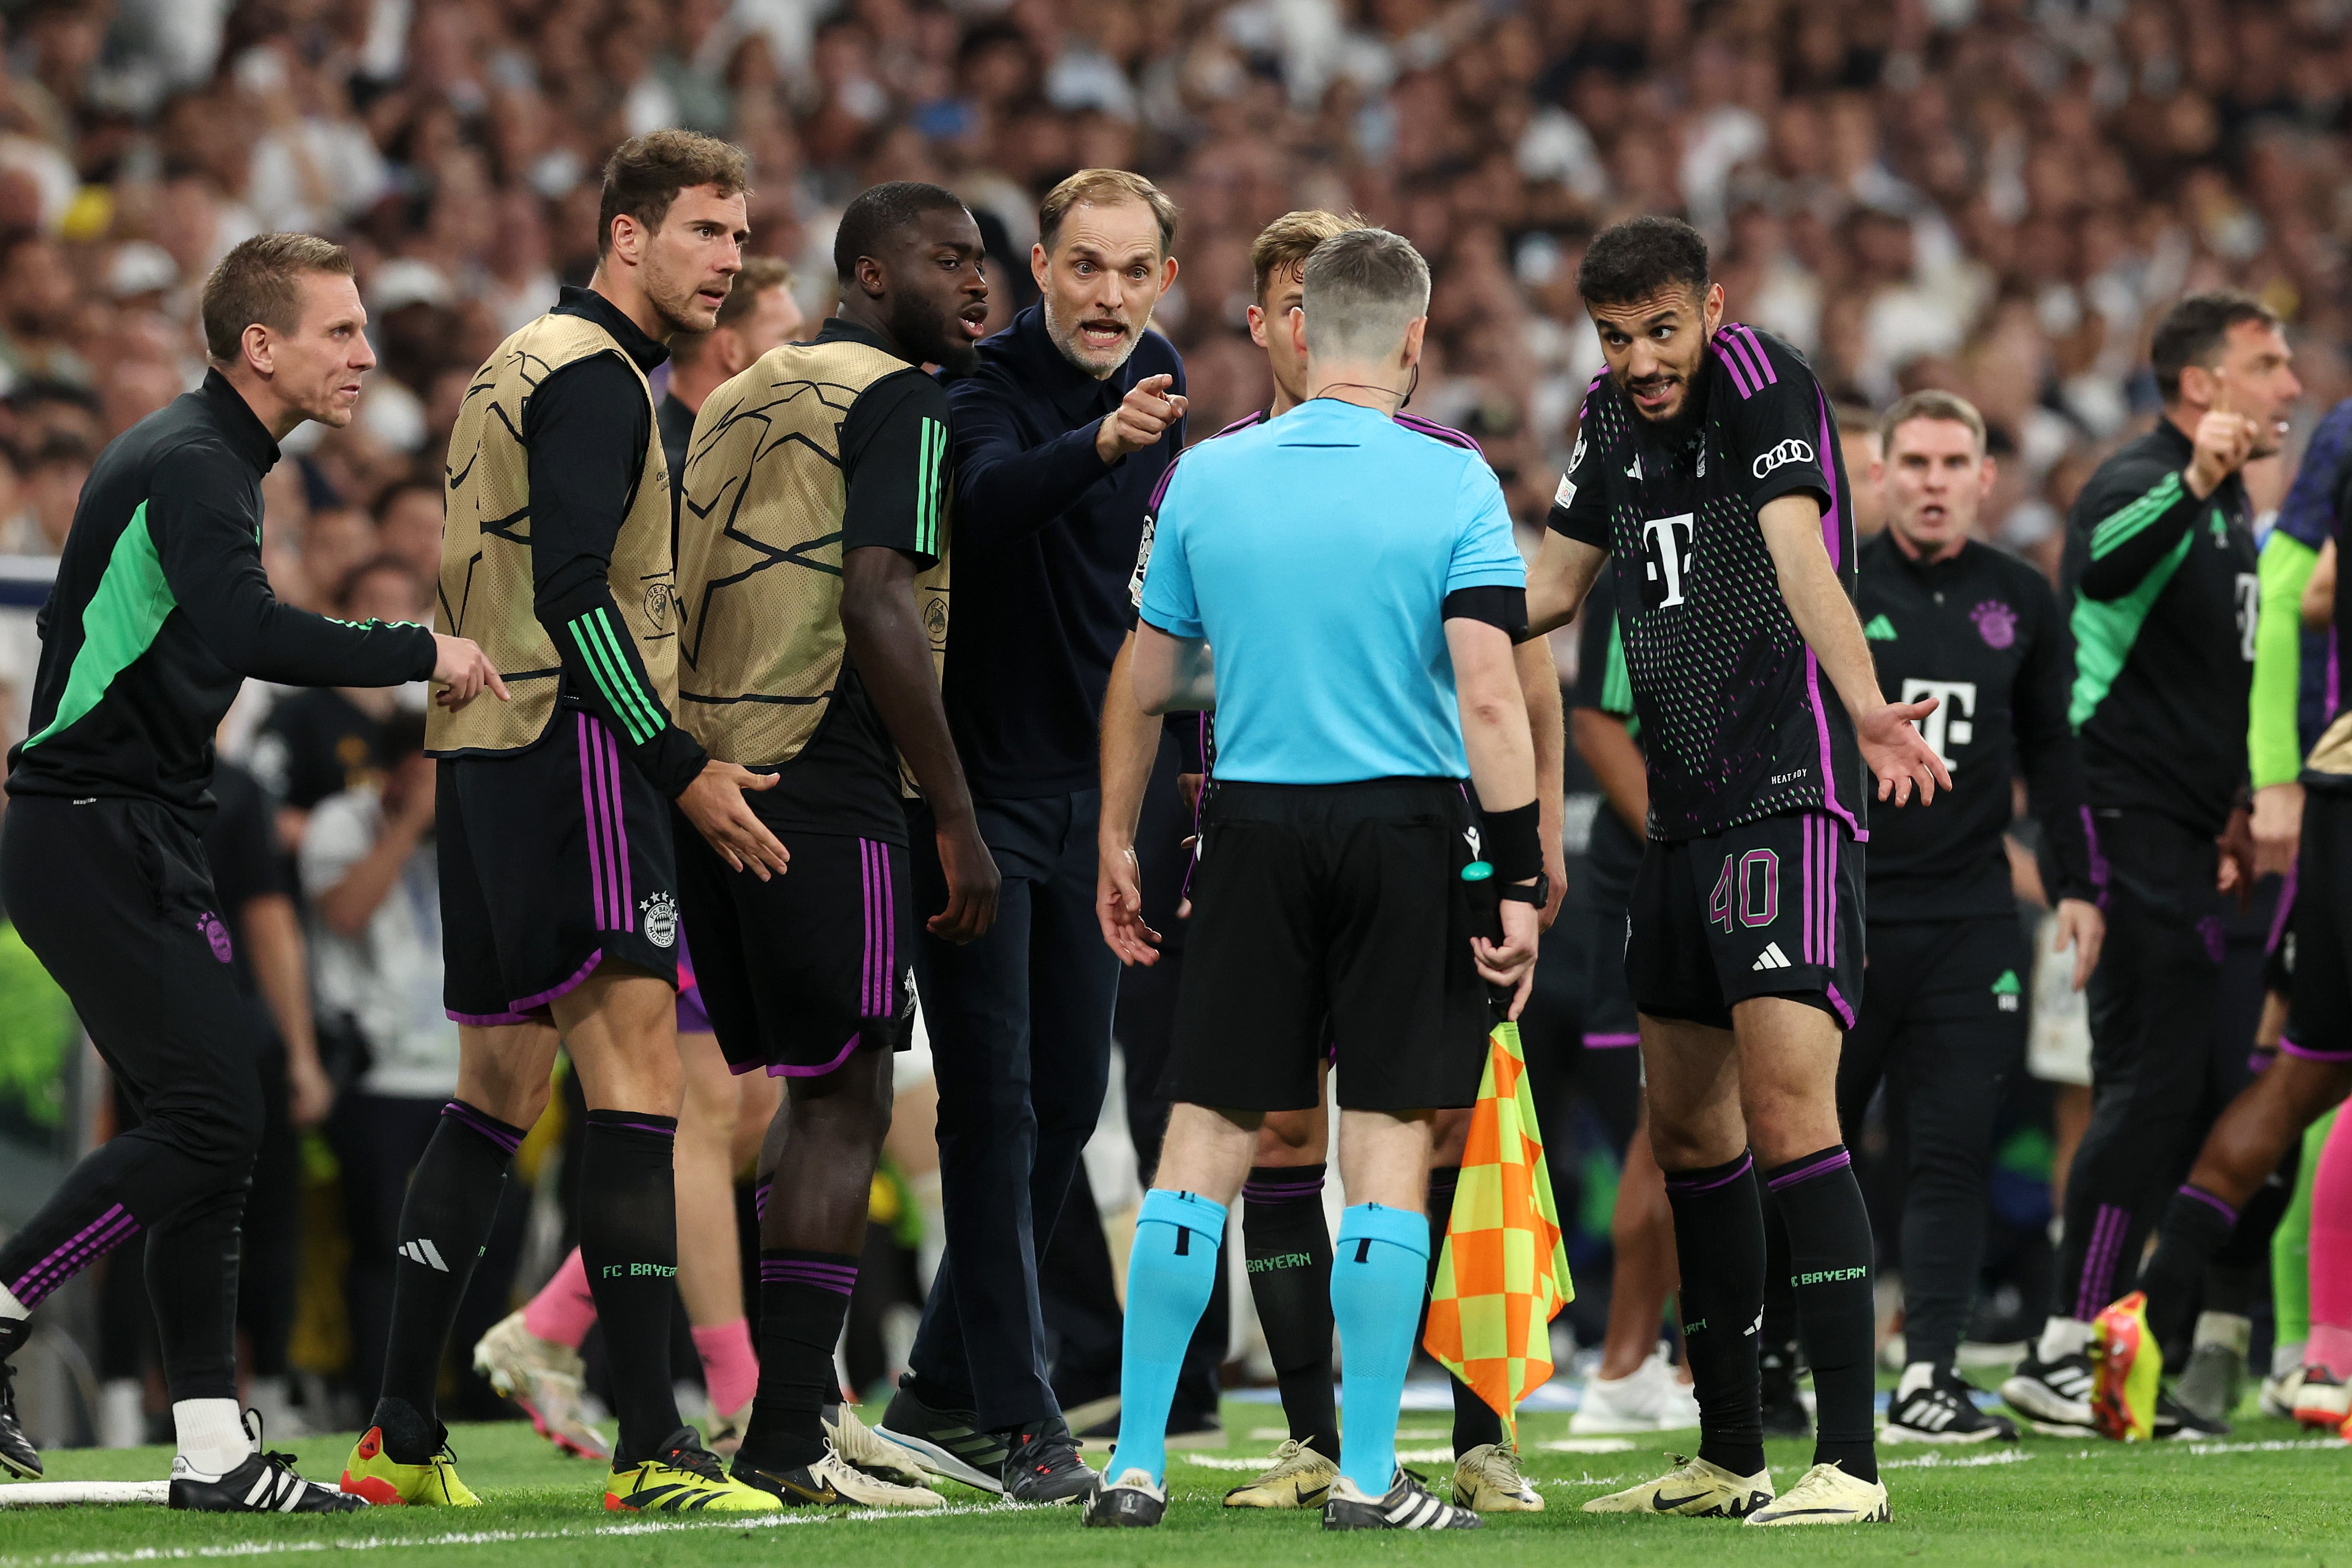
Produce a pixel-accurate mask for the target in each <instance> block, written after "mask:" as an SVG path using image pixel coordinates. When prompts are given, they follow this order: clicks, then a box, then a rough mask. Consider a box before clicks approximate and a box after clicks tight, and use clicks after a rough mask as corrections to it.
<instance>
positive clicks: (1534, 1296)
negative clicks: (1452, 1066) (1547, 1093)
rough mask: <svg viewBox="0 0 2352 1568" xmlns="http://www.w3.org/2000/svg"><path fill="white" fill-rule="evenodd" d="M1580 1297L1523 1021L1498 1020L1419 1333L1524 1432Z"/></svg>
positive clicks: (1515, 1430)
mask: <svg viewBox="0 0 2352 1568" xmlns="http://www.w3.org/2000/svg"><path fill="white" fill-rule="evenodd" d="M1575 1297H1576V1287H1575V1284H1574V1283H1573V1282H1572V1281H1571V1280H1570V1279H1569V1277H1568V1253H1567V1250H1566V1249H1565V1248H1564V1247H1561V1245H1560V1230H1559V1213H1558V1211H1557V1210H1556V1209H1555V1207H1554V1206H1553V1204H1552V1196H1551V1173H1550V1171H1549V1169H1548V1168H1547V1167H1546V1165H1545V1164H1544V1147H1543V1133H1542V1131H1540V1130H1539V1129H1538V1127H1537V1125H1536V1107H1535V1100H1534V1099H1533V1097H1532V1096H1531V1095H1530V1094H1529V1093H1528V1062H1527V1058H1526V1057H1524V1056H1523V1055H1521V1054H1520V1051H1519V1026H1517V1024H1513V1023H1502V1024H1497V1025H1496V1026H1495V1032H1494V1034H1493V1035H1492V1036H1490V1037H1488V1040H1487V1048H1486V1074H1485V1076H1484V1077H1483V1078H1481V1079H1480V1080H1479V1083H1478V1105H1477V1109H1476V1110H1473V1111H1472V1112H1471V1114H1470V1142H1469V1144H1468V1146H1467V1147H1465V1149H1464V1150H1463V1152H1462V1177H1461V1180H1460V1182H1459V1183H1458V1184H1456V1185H1455V1187H1454V1213H1453V1215H1451V1216H1449V1218H1448V1220H1447V1223H1446V1227H1445V1247H1444V1250H1443V1251H1442V1252H1440V1253H1439V1255H1438V1259H1437V1279H1436V1282H1435V1283H1434V1284H1433V1286H1431V1288H1430V1292H1429V1330H1428V1332H1427V1333H1426V1334H1424V1335H1423V1339H1422V1343H1423V1346H1424V1347H1425V1348H1426V1349H1427V1350H1428V1352H1429V1353H1430V1354H1431V1355H1432V1356H1434V1357H1435V1358H1436V1359H1437V1362H1438V1363H1439V1364H1440V1365H1442V1366H1444V1368H1445V1369H1446V1370H1447V1371H1448V1372H1451V1373H1453V1374H1454V1376H1456V1377H1458V1378H1460V1379H1461V1380H1462V1381H1463V1382H1464V1383H1465V1384H1468V1385H1469V1386H1470V1387H1471V1388H1472V1389H1474V1390H1475V1391H1476V1392H1477V1394H1478V1397H1479V1398H1481V1399H1484V1400H1485V1401H1486V1403H1487V1404H1488V1405H1492V1406H1494V1407H1495V1409H1496V1412H1497V1413H1499V1414H1500V1415H1502V1417H1503V1421H1504V1423H1505V1425H1507V1426H1509V1427H1510V1430H1511V1442H1512V1444H1513V1445H1514V1446H1515V1447H1516V1446H1517V1443H1518V1439H1519V1420H1518V1407H1519V1401H1520V1400H1521V1399H1523V1398H1525V1397H1526V1396H1527V1393H1528V1390H1529V1389H1531V1388H1535V1387H1537V1386H1538V1385H1540V1384H1542V1383H1543V1381H1544V1380H1545V1379H1546V1378H1548V1377H1549V1376H1551V1321H1552V1319H1553V1318H1554V1317H1555V1316H1557V1315H1558V1314H1559V1310H1560V1309H1561V1308H1562V1307H1564V1306H1566V1305H1568V1303H1569V1302H1570V1301H1571V1300H1574V1299H1575Z"/></svg>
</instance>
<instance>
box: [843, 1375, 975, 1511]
mask: <svg viewBox="0 0 2352 1568" xmlns="http://www.w3.org/2000/svg"><path fill="white" fill-rule="evenodd" d="M914 1382H915V1375H914V1373H907V1374H906V1375H905V1376H903V1377H901V1378H899V1379H898V1393H896V1394H892V1395H891V1396H890V1407H889V1408H888V1409H887V1410H885V1411H884V1412H883V1413H882V1424H881V1425H880V1426H877V1427H875V1428H874V1435H875V1436H877V1437H880V1438H881V1439H883V1440H884V1441H885V1442H889V1443H896V1444H898V1447H901V1448H904V1449H906V1450H907V1451H908V1454H909V1455H911V1456H912V1457H913V1458H914V1461H915V1463H916V1464H917V1465H919V1466H920V1467H921V1468H923V1469H925V1470H928V1471H929V1472H930V1473H931V1474H932V1475H935V1476H944V1477H946V1478H947V1479H949V1480H951V1481H961V1482H962V1483H963V1484H964V1485H966V1486H968V1487H978V1488H979V1489H981V1490H982V1491H985V1492H1002V1491H1003V1489H1004V1474H1003V1472H1004V1453H1005V1444H1004V1439H1003V1437H1001V1436H997V1435H996V1434H995V1433H993V1432H985V1431H982V1430H981V1428H980V1426H979V1421H980V1417H978V1416H977V1415H973V1414H972V1413H971V1411H969V1410H935V1409H933V1408H932V1407H931V1406H929V1405H926V1404H924V1403H923V1402H922V1401H921V1400H919V1399H918V1398H916V1397H915V1390H914Z"/></svg>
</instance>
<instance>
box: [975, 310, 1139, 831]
mask: <svg viewBox="0 0 2352 1568" xmlns="http://www.w3.org/2000/svg"><path fill="white" fill-rule="evenodd" d="M1154 375H1172V376H1174V377H1175V378H1176V379H1175V381H1174V383H1173V384H1171V386H1170V388H1169V390H1170V391H1171V392H1172V393H1176V394H1179V395H1181V393H1182V392H1183V390H1184V362H1183V361H1182V360H1181V359H1180V358H1178V357H1177V353H1176V349H1175V346H1174V345H1173V344H1171V342H1169V341H1168V340H1167V339H1166V338H1163V337H1161V336H1160V334H1159V333H1157V332H1152V331H1146V332H1145V333H1144V334H1143V339H1142V341H1141V342H1139V343H1137V344H1136V345H1135V353H1133V354H1131V355H1129V358H1128V362H1127V363H1125V364H1124V365H1121V366H1120V367H1119V368H1118V370H1117V371H1115V372H1113V373H1112V374H1110V376H1109V377H1108V378H1107V379H1105V380H1102V381H1097V380H1096V379H1095V378H1094V377H1092V376H1090V375H1088V374H1087V373H1086V372H1084V371H1082V370H1080V369H1078V368H1077V367H1076V365H1074V364H1072V363H1070V362H1069V361H1068V360H1066V359H1065V358H1063V357H1062V352H1061V350H1059V349H1057V348H1055V346H1054V343H1053V340H1052V339H1051V338H1050V337H1048V336H1047V335H1046V331H1045V309H1044V307H1043V306H1042V305H1032V306H1030V307H1029V308H1028V309H1027V310H1023V311H1022V312H1021V313H1020V314H1019V315H1017V316H1015V317H1013V325H1012V326H1010V327H1008V328H1006V329H1005V330H1004V331H1001V332H999V333H997V334H996V336H994V337H992V338H991V339H989V340H988V341H987V342H983V343H982V344H981V345H980V368H979V369H978V370H976V371H974V372H973V373H972V374H971V375H969V376H966V377H964V378H963V379H961V380H960V381H955V382H951V383H950V384H949V385H948V401H949V404H950V406H951V407H952V408H953V409H954V411H955V421H954V442H955V470H956V501H955V614H954V616H952V617H951V618H950V621H949V623H948V653H947V670H946V675H945V688H946V700H947V710H948V724H949V727H950V730H952V731H953V732H954V734H955V742H956V750H957V751H958V752H961V755H962V757H963V766H964V772H965V773H966V774H967V775H968V776H969V777H970V779H971V793H972V794H973V795H976V796H980V797H982V798H987V797H991V796H993V797H995V798H998V799H1008V800H1021V799H1031V798H1034V797H1037V796H1040V795H1065V794H1071V793H1075V792H1076V791H1079V790H1087V789H1093V788H1096V787H1097V785H1098V784H1099V783H1100V773H1099V769H1100V760H1099V758H1098V757H1097V748H1098V745H1099V742H1100V736H1099V733H1098V730H1097V725H1098V723H1099V721H1100V717H1101V714H1102V700H1103V689H1104V688H1105V687H1107V686H1108V684H1109V683H1110V665H1111V660H1112V659H1113V658H1116V657H1117V656H1118V645H1119V643H1120V642H1121V640H1123V639H1124V637H1126V635H1127V628H1128V625H1129V621H1128V598H1127V585H1128V579H1129V577H1130V576H1131V575H1132V574H1133V573H1134V571H1135V555H1136V549H1137V546H1138V543H1139V541H1140V540H1141V538H1142V535H1143V513H1144V509H1145V507H1146V506H1147V505H1148V504H1149V502H1150V500H1151V495H1152V492H1153V491H1154V490H1155V489H1158V488H1159V484H1160V476H1161V475H1162V474H1164V473H1166V472H1167V471H1168V466H1169V465H1170V464H1171V463H1172V462H1174V461H1175V460H1176V455H1177V454H1178V453H1179V452H1181V451H1182V450H1183V449H1184V421H1182V420H1181V419H1180V420H1178V421H1177V422H1176V423H1175V424H1174V425H1172V426H1170V427H1169V429H1168V431H1167V432H1166V433H1165V434H1164V435H1162V436H1161V437H1160V440H1159V442H1158V443H1157V444H1156V445H1154V446H1151V447H1147V448H1146V449H1144V450H1143V451H1140V452H1135V453H1130V454H1129V456H1127V457H1124V458H1120V459H1119V460H1118V462H1116V463H1114V464H1112V465H1111V466H1110V467H1108V468H1105V467H1104V466H1103V460H1102V458H1100V457H1099V456H1097V454H1096V451H1095V433H1096V431H1097V429H1099V428H1100V427H1101V425H1102V421H1103V416H1105V415H1106V414H1108V413H1109V412H1111V411H1112V410H1113V409H1115V408H1117V407H1118V405H1119V400H1120V399H1121V398H1123V397H1125V396H1126V395H1127V394H1128V392H1129V389H1130V388H1132V387H1133V386H1134V385H1135V384H1136V383H1137V382H1139V381H1141V380H1143V379H1145V378H1146V377H1148V376H1154Z"/></svg>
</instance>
